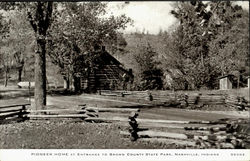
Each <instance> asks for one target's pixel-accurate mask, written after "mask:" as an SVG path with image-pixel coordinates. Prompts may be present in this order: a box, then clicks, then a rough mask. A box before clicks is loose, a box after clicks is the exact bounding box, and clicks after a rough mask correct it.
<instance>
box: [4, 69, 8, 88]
mask: <svg viewBox="0 0 250 161" xmlns="http://www.w3.org/2000/svg"><path fill="white" fill-rule="evenodd" d="M7 85H8V71H5V78H4V87H7Z"/></svg>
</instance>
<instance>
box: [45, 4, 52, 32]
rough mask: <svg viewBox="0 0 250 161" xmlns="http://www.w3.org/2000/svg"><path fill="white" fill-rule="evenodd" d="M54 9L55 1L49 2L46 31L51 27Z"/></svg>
mask: <svg viewBox="0 0 250 161" xmlns="http://www.w3.org/2000/svg"><path fill="white" fill-rule="evenodd" d="M52 10H53V2H51V1H50V2H48V4H47V12H46V18H45V23H44V24H45V25H46V26H45V31H47V29H48V28H49V26H50V24H51V16H52Z"/></svg>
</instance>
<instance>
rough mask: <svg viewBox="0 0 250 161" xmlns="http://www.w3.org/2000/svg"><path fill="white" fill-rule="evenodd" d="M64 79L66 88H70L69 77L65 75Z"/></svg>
mask: <svg viewBox="0 0 250 161" xmlns="http://www.w3.org/2000/svg"><path fill="white" fill-rule="evenodd" d="M63 80H64V89H69V79H68V78H67V77H64V78H63Z"/></svg>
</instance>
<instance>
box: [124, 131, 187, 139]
mask: <svg viewBox="0 0 250 161" xmlns="http://www.w3.org/2000/svg"><path fill="white" fill-rule="evenodd" d="M120 134H121V135H125V136H130V133H129V132H127V131H121V132H120ZM137 134H138V136H139V137H140V138H145V137H146V138H148V137H150V138H174V139H183V140H185V139H188V136H187V135H185V134H179V133H169V132H162V131H151V130H147V131H139V132H138V133H137Z"/></svg>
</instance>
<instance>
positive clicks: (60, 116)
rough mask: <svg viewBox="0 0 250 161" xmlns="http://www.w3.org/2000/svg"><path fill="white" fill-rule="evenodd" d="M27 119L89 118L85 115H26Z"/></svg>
mask: <svg viewBox="0 0 250 161" xmlns="http://www.w3.org/2000/svg"><path fill="white" fill-rule="evenodd" d="M26 116H27V117H29V118H87V117H89V116H87V115H85V114H74V115H31V114H28V115H26Z"/></svg>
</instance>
